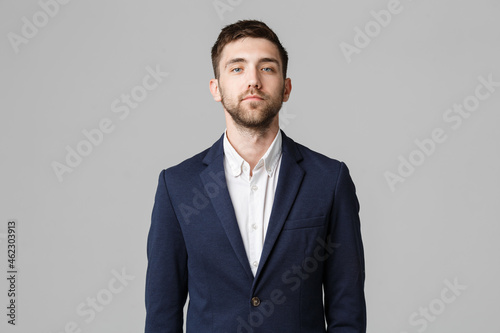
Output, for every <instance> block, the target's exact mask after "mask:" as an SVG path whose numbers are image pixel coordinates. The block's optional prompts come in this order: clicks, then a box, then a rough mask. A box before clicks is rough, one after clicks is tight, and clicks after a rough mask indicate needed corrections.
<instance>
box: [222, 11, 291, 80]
mask: <svg viewBox="0 0 500 333" xmlns="http://www.w3.org/2000/svg"><path fill="white" fill-rule="evenodd" d="M245 37H252V38H264V39H267V40H268V41H270V42H271V43H273V44H274V45H276V47H277V48H278V51H279V54H280V58H281V63H282V66H283V78H286V69H287V66H288V53H287V52H286V50H285V48H284V47H283V45H281V42H280V40H279V39H278V36H277V35H276V34H275V33H274V31H272V30H271V29H270V28H269V27H268V26H267V25H266V24H265V23H264V22H261V21H257V20H240V21H238V22H236V23H233V24H230V25H227V26H225V27H224V28H223V29H222V30H221V32H220V34H219V37H218V38H217V41H216V42H215V44H214V46H213V47H212V66H213V68H214V74H215V78H216V79H218V78H219V75H220V73H219V62H220V58H221V55H222V50H223V49H224V47H225V46H226V45H227V44H229V43H231V42H233V41H235V40H238V39H241V38H245Z"/></svg>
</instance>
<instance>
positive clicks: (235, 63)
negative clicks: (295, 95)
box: [210, 38, 291, 129]
mask: <svg viewBox="0 0 500 333" xmlns="http://www.w3.org/2000/svg"><path fill="white" fill-rule="evenodd" d="M219 71H220V75H219V79H218V80H212V81H211V82H210V88H211V91H212V94H213V96H214V99H215V100H216V101H220V102H221V103H222V105H223V107H224V110H225V111H226V112H227V113H228V114H229V115H230V116H231V118H232V119H233V120H234V122H235V123H236V124H238V125H240V126H242V127H246V128H252V129H266V128H268V127H269V125H270V124H271V122H272V121H273V119H274V118H275V117H276V115H277V114H278V113H279V110H280V109H281V105H282V103H283V102H286V101H287V100H288V97H289V94H290V90H291V83H290V79H286V80H285V79H284V78H283V74H282V63H281V59H280V56H279V51H278V48H277V47H276V46H275V45H274V44H273V43H271V42H270V41H268V40H267V39H263V38H243V39H239V40H236V41H234V42H231V43H229V44H227V45H226V46H225V47H224V49H223V51H222V56H221V60H220V63H219Z"/></svg>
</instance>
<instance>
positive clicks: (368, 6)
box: [0, 0, 500, 333]
mask: <svg viewBox="0 0 500 333" xmlns="http://www.w3.org/2000/svg"><path fill="white" fill-rule="evenodd" d="M499 17H500V2H498V1H493V0H478V1H465V0H461V1H457V0H453V1H452V0H443V1H429V0H414V1H411V0H401V1H396V0H377V1H347V0H341V1H314V2H313V1H304V0H302V1H298V0H295V1H290V0H287V1H284V0H281V1H250V0H220V1H219V0H218V1H212V0H210V1H201V0H199V1H168V2H167V1H130V0H129V1H123V0H122V1H116V0H115V1H63V0H60V1H56V0H41V1H35V0H29V1H1V2H0V22H1V36H2V38H1V39H0V48H1V53H0V57H1V61H0V68H1V75H0V94H1V98H0V105H1V121H0V138H1V141H0V156H1V157H0V158H1V164H0V168H1V169H0V181H1V183H0V184H1V186H0V200H1V201H0V204H1V210H0V215H1V216H0V267H1V270H2V273H1V274H0V276H6V277H9V274H8V273H7V271H8V270H9V269H8V267H7V264H8V261H7V259H8V252H7V245H8V235H7V233H8V231H7V226H8V222H9V221H13V220H14V221H16V235H17V238H16V246H17V247H16V258H15V259H16V262H15V264H16V267H15V268H16V270H17V273H16V279H15V291H16V297H15V298H13V297H9V296H8V290H9V289H10V288H11V285H10V281H9V280H7V279H6V278H2V279H0V305H1V308H2V309H3V310H1V312H2V313H0V318H2V319H1V322H0V331H2V332H23V333H28V332H46V333H61V332H85V333H90V332H95V333H102V332H120V333H121V332H131V333H136V332H142V331H143V328H144V319H145V306H144V284H145V273H146V267H147V260H146V240H147V233H148V230H149V225H150V218H151V210H152V207H153V202H154V194H155V191H156V186H157V180H158V175H159V173H160V171H161V170H162V169H164V168H167V167H169V166H172V165H175V164H177V163H179V162H181V161H182V160H184V159H186V158H188V157H191V156H192V155H194V154H196V153H198V152H200V151H201V150H203V149H205V148H207V147H209V146H211V145H212V143H213V142H214V141H215V140H217V139H218V138H219V137H220V135H221V134H222V133H223V131H224V128H225V123H224V116H223V110H222V106H221V105H220V104H219V103H216V102H214V101H213V99H212V96H211V95H210V92H209V88H208V82H209V80H210V79H211V78H212V77H213V74H212V67H211V60H210V48H211V46H212V45H213V43H214V42H215V40H216V38H217V36H218V34H219V32H220V29H221V28H222V27H223V26H225V25H227V24H230V23H233V22H235V21H236V20H239V19H260V20H263V21H264V22H266V23H267V24H268V25H269V26H270V27H271V28H272V29H274V30H275V31H276V33H277V34H278V36H279V37H280V39H281V41H282V43H283V45H284V46H285V48H286V49H287V50H288V52H289V57H290V63H289V71H288V76H289V77H290V78H291V79H292V85H293V89H292V94H291V98H290V100H289V101H288V102H287V103H285V104H284V105H283V109H282V111H281V112H280V118H281V128H282V129H283V130H284V131H285V133H286V134H287V135H289V136H290V137H291V138H293V139H294V140H295V141H297V142H299V143H302V144H304V145H306V146H308V147H310V148H311V149H313V150H316V151H319V152H321V153H323V154H325V155H328V156H330V157H332V158H336V159H338V160H342V161H345V162H346V163H347V165H348V166H349V168H350V170H351V175H352V178H353V180H354V182H355V184H356V189H357V194H358V197H359V201H360V206H361V211H360V215H361V222H362V233H363V240H364V245H365V255H366V299H367V307H368V332H370V333H403V332H405V333H415V332H420V333H421V332H429V333H432V332H434V333H443V332H444V333H448V332H449V333H469V332H481V333H498V332H500V331H499V328H498V311H499V310H500V308H499V306H498V299H499V297H500V289H499V287H498V281H499V280H500V266H499V265H498V262H499V253H500V242H498V240H497V239H498V236H499V231H500V227H499V222H500V221H499V218H500V212H499V206H500V205H499V202H500V172H499V171H500V170H499V166H500V149H499V148H500V131H499V130H498V126H499V121H500V114H499V111H500V109H499V107H500V66H499V61H498V59H500V43H499V41H500V20H498V18H499ZM325 177H328V175H325ZM11 299H13V300H15V315H16V316H15V324H16V325H15V326H13V325H11V324H9V323H8V320H10V318H9V316H7V315H8V314H9V313H10V310H9V309H7V306H9V304H10V301H11Z"/></svg>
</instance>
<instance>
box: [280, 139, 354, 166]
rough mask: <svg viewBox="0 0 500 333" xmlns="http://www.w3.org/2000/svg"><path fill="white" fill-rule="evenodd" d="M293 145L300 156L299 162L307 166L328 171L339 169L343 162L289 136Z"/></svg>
mask: <svg viewBox="0 0 500 333" xmlns="http://www.w3.org/2000/svg"><path fill="white" fill-rule="evenodd" d="M289 139H290V140H291V141H292V142H293V145H295V147H296V148H297V150H298V151H299V152H300V155H301V156H302V160H301V162H302V163H304V164H305V165H307V166H309V167H318V168H326V169H328V170H329V171H331V170H332V168H333V169H339V168H340V167H341V165H342V164H344V162H342V161H341V160H338V159H336V158H333V157H330V156H328V155H326V154H324V153H321V152H319V151H316V150H314V149H312V148H309V147H308V146H305V145H304V144H302V143H298V142H296V141H294V140H292V139H291V138H289Z"/></svg>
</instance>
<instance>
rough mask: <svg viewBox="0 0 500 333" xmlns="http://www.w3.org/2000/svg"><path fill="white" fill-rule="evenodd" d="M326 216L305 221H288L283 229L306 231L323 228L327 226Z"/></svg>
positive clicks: (309, 218) (308, 218) (305, 219)
mask: <svg viewBox="0 0 500 333" xmlns="http://www.w3.org/2000/svg"><path fill="white" fill-rule="evenodd" d="M325 220H326V216H315V217H307V218H304V219H294V220H286V221H285V225H284V226H283V229H285V230H292V229H304V228H315V227H322V226H324V225H325Z"/></svg>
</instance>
